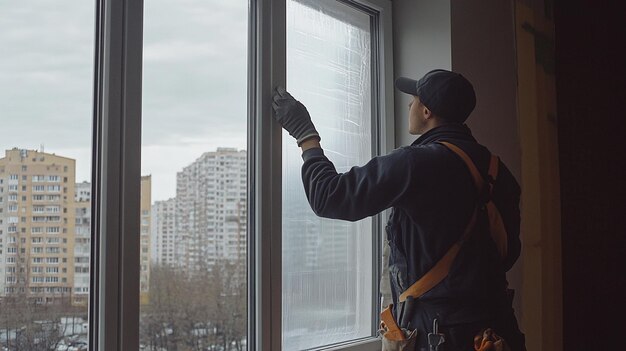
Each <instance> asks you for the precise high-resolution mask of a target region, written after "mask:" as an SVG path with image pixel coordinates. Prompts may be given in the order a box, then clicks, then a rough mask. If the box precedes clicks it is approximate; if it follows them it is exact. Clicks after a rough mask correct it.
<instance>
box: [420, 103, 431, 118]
mask: <svg viewBox="0 0 626 351" xmlns="http://www.w3.org/2000/svg"><path fill="white" fill-rule="evenodd" d="M422 106H423V108H424V110H423V112H424V118H425V119H431V118H432V117H433V113H432V111H430V109H429V108H428V107H426V105H422Z"/></svg>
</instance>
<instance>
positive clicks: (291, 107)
mask: <svg viewBox="0 0 626 351" xmlns="http://www.w3.org/2000/svg"><path fill="white" fill-rule="evenodd" d="M272 107H273V108H274V118H275V119H276V122H278V123H280V125H281V126H283V128H285V130H286V131H288V132H289V135H291V136H292V137H294V138H296V141H297V143H298V146H300V144H302V142H304V141H305V140H307V139H310V138H317V140H318V141H319V140H321V138H320V135H319V133H317V130H316V129H315V126H314V125H313V122H312V121H311V116H310V115H309V112H308V111H307V110H306V107H304V105H303V104H302V103H300V101H298V100H296V99H294V98H293V96H291V94H289V93H288V92H287V91H286V90H285V88H283V87H277V88H276V92H275V93H274V102H273V103H272Z"/></svg>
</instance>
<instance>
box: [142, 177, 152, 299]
mask: <svg viewBox="0 0 626 351" xmlns="http://www.w3.org/2000/svg"><path fill="white" fill-rule="evenodd" d="M151 204H152V176H150V175H148V176H142V177H141V200H140V211H141V214H140V218H141V223H140V224H139V228H140V239H141V244H140V256H139V260H140V261H139V262H140V265H141V268H140V276H139V291H140V294H141V295H140V296H141V303H142V304H145V303H147V302H148V293H149V289H150V227H151V224H152V223H151V219H150V218H151Z"/></svg>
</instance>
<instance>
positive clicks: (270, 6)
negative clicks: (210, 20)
mask: <svg viewBox="0 0 626 351" xmlns="http://www.w3.org/2000/svg"><path fill="white" fill-rule="evenodd" d="M252 6H253V7H254V11H255V15H256V16H255V18H254V22H255V23H254V25H255V30H256V33H254V34H255V35H254V36H253V37H252V38H251V40H254V43H255V45H252V46H253V47H254V49H255V50H254V55H253V56H254V58H255V59H256V60H255V61H256V62H253V63H252V65H251V66H253V67H255V78H256V82H254V88H255V89H254V90H255V91H254V93H253V94H252V95H253V96H254V98H253V99H252V100H253V101H252V104H253V105H254V109H253V111H254V114H253V116H252V118H253V120H254V125H255V128H253V129H252V130H251V133H253V135H254V139H255V140H254V141H253V144H252V145H251V149H253V150H254V151H253V155H252V157H253V158H254V165H255V167H254V169H253V173H252V174H253V179H252V183H253V184H254V192H253V194H252V196H254V199H252V203H253V204H254V210H253V211H254V221H253V223H254V226H253V227H252V228H251V231H250V233H251V237H253V247H251V249H252V250H254V256H253V258H254V259H253V261H252V262H251V263H252V264H251V267H250V268H251V269H250V270H249V272H250V275H251V281H250V286H251V294H250V295H251V296H250V306H251V308H250V310H251V315H250V319H249V320H250V323H251V325H252V328H251V329H252V330H253V334H252V335H250V336H251V337H253V339H251V343H250V346H251V350H257V351H270V350H280V349H281V330H282V328H281V319H282V313H281V303H282V297H281V296H282V295H281V282H282V267H281V264H282V255H281V252H282V240H281V239H282V238H281V232H282V230H281V227H282V218H281V217H282V216H281V205H282V200H281V196H282V191H281V175H282V160H281V157H282V155H281V147H282V142H281V133H282V131H281V127H280V126H279V125H278V123H275V122H274V120H273V117H272V104H271V102H272V99H271V97H272V92H273V90H274V88H275V87H276V86H277V85H282V86H285V76H286V57H285V56H286V52H285V39H286V32H285V24H286V17H285V16H286V12H285V9H286V3H285V0H257V1H253V2H252ZM251 83H252V82H251Z"/></svg>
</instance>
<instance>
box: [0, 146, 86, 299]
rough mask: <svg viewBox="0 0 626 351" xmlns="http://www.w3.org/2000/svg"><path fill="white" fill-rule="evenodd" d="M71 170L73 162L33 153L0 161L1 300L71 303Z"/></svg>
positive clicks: (17, 151) (21, 152) (9, 152)
mask: <svg viewBox="0 0 626 351" xmlns="http://www.w3.org/2000/svg"><path fill="white" fill-rule="evenodd" d="M75 169H76V161H75V160H73V159H70V158H66V157H61V156H57V155H54V154H49V153H44V152H39V151H35V150H23V149H17V148H14V149H11V150H7V151H6V153H5V156H4V158H1V159H0V209H1V211H0V239H1V240H2V245H3V246H2V249H1V250H0V261H1V262H3V265H4V266H3V267H0V268H2V272H0V281H2V285H3V286H2V290H1V291H0V296H2V297H4V298H6V297H10V296H23V297H26V298H28V299H30V300H34V301H35V302H36V303H70V302H71V294H72V288H73V282H74V234H75V228H74V226H75V216H76V212H75V208H74V189H75Z"/></svg>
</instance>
